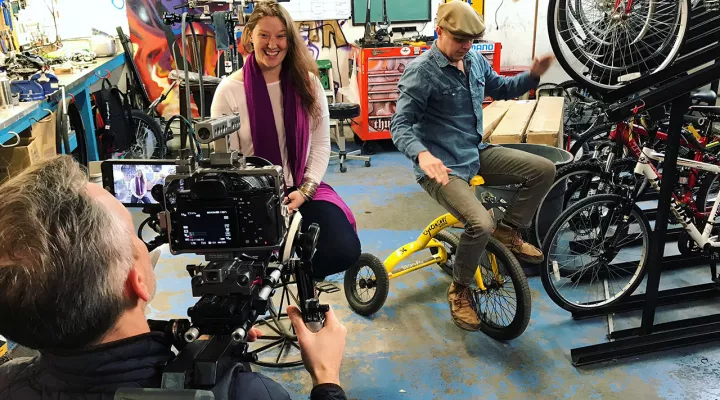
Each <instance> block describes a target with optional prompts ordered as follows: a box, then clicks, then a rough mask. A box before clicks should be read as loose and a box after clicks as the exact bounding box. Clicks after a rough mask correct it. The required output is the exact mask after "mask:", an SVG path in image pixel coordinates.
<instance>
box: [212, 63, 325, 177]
mask: <svg viewBox="0 0 720 400" xmlns="http://www.w3.org/2000/svg"><path fill="white" fill-rule="evenodd" d="M315 84H316V85H315V86H316V96H317V98H318V100H319V106H320V107H321V109H322V110H323V112H322V114H321V116H322V122H321V123H320V124H313V122H312V120H311V122H310V144H309V145H308V153H307V156H306V157H307V163H306V167H305V175H304V177H306V178H309V179H312V180H313V181H315V182H318V183H320V181H322V179H323V176H325V172H326V171H327V167H328V162H329V161H330V111H329V109H328V102H327V98H326V97H325V89H324V88H323V87H322V83H320V79H318V78H317V77H315ZM267 88H268V93H269V95H270V102H271V103H272V109H273V115H274V116H275V126H276V127H277V135H278V143H279V144H280V155H281V157H282V163H283V165H282V168H283V172H284V175H285V183H286V185H287V186H294V185H298V186H299V185H300V184H302V182H297V183H296V182H293V178H292V173H291V172H290V167H289V164H288V155H287V147H286V146H285V123H284V118H283V99H282V90H281V86H280V82H279V81H278V82H274V83H270V84H268V85H267ZM231 113H238V114H239V116H240V130H239V131H238V132H236V133H235V134H233V135H231V136H230V148H231V149H233V150H237V151H239V152H241V153H242V154H243V155H245V156H252V155H254V149H253V143H252V136H251V134H250V117H249V116H248V109H247V100H246V99H245V85H244V83H243V82H241V81H239V80H236V79H233V78H231V77H227V78H225V79H223V81H222V82H220V84H219V85H218V87H217V89H216V91H215V96H214V97H213V102H212V106H211V107H210V116H211V117H213V118H214V117H219V116H222V115H228V114H231ZM313 127H314V128H315V129H313Z"/></svg>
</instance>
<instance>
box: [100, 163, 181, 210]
mask: <svg viewBox="0 0 720 400" xmlns="http://www.w3.org/2000/svg"><path fill="white" fill-rule="evenodd" d="M176 168H177V166H176V165H174V164H173V165H167V164H165V165H162V164H146V165H143V164H113V166H112V174H113V181H114V185H113V186H114V188H113V189H114V190H113V194H114V195H115V198H116V199H118V200H120V202H121V203H123V204H126V205H137V206H141V205H143V204H157V201H155V199H153V197H152V195H151V194H150V190H151V189H152V188H153V186H155V185H164V184H165V178H166V177H167V176H168V175H173V174H175V169H176Z"/></svg>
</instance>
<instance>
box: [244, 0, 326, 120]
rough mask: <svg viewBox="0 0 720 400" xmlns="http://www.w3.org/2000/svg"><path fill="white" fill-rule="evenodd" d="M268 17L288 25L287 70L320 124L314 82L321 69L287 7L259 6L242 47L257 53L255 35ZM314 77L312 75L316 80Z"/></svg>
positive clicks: (270, 2) (271, 0)
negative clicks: (278, 19) (257, 27)
mask: <svg viewBox="0 0 720 400" xmlns="http://www.w3.org/2000/svg"><path fill="white" fill-rule="evenodd" d="M264 17H278V18H280V20H281V21H283V24H285V29H286V30H287V43H288V48H287V54H286V55H285V59H284V60H283V68H286V69H287V70H288V75H289V77H290V79H291V82H292V83H293V85H294V86H295V90H297V92H298V95H299V96H300V100H301V101H302V105H303V109H305V112H306V113H307V114H308V115H309V116H310V117H312V118H311V119H312V120H313V121H315V122H318V121H320V115H321V110H320V102H319V100H318V98H317V96H316V93H317V90H316V89H315V85H316V83H315V82H314V78H315V77H316V76H319V74H320V73H319V71H318V66H317V63H316V62H315V60H314V59H313V58H312V56H311V54H310V51H309V50H308V48H307V46H306V45H305V43H304V42H303V40H302V37H301V36H300V32H299V31H298V29H297V28H296V27H295V22H294V21H293V19H292V17H290V14H289V13H288V12H287V10H285V8H284V7H282V6H281V5H280V4H278V3H277V2H276V1H274V0H265V1H260V2H257V3H255V7H254V9H253V12H252V14H250V17H249V18H248V21H247V24H246V25H245V28H244V29H243V33H242V44H243V46H244V47H245V50H246V51H247V52H251V51H253V45H252V41H251V36H252V31H253V29H255V26H256V25H257V23H258V21H260V19H261V18H264ZM310 73H312V76H311V75H310Z"/></svg>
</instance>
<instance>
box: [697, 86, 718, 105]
mask: <svg viewBox="0 0 720 400" xmlns="http://www.w3.org/2000/svg"><path fill="white" fill-rule="evenodd" d="M690 99H691V100H695V101H699V102H702V103H706V104H715V101H717V93H715V92H713V91H712V90H710V89H702V90H695V91H692V92H690Z"/></svg>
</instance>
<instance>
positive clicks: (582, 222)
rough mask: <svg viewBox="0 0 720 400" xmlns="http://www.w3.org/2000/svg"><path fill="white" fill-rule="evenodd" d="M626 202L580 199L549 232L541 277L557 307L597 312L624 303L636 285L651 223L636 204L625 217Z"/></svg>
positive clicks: (615, 197)
mask: <svg viewBox="0 0 720 400" xmlns="http://www.w3.org/2000/svg"><path fill="white" fill-rule="evenodd" d="M627 201H630V200H628V199H625V198H624V197H622V196H619V195H610V194H606V195H598V196H594V197H590V198H587V199H584V200H582V201H579V202H577V203H576V204H575V205H573V206H572V207H570V208H568V209H567V210H566V211H565V212H563V213H562V215H561V216H560V218H558V219H557V220H556V221H555V223H553V225H552V227H550V230H549V231H548V234H547V236H546V237H545V241H544V243H543V253H544V254H545V261H544V262H543V266H542V267H541V268H540V277H541V279H542V283H543V286H544V287H545V290H546V291H547V294H548V296H550V298H551V299H552V301H553V302H555V304H557V305H558V306H560V307H562V308H563V309H565V310H567V311H570V312H576V311H581V310H588V309H594V308H599V307H603V306H606V305H610V304H613V303H616V302H618V301H620V300H622V299H623V298H624V297H626V296H628V295H630V294H632V292H633V291H634V290H635V289H636V288H637V287H638V285H640V283H641V282H642V279H643V276H644V273H645V260H646V259H647V256H648V251H649V248H650V246H649V244H650V223H649V222H648V220H647V217H646V216H645V214H644V213H643V212H642V210H641V209H640V207H638V206H637V204H635V203H634V202H633V204H632V207H631V209H630V212H629V213H626V214H627V215H623V214H625V213H623V212H622V210H623V207H624V206H625V202H627ZM593 235H595V236H593ZM583 252H586V253H583Z"/></svg>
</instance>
